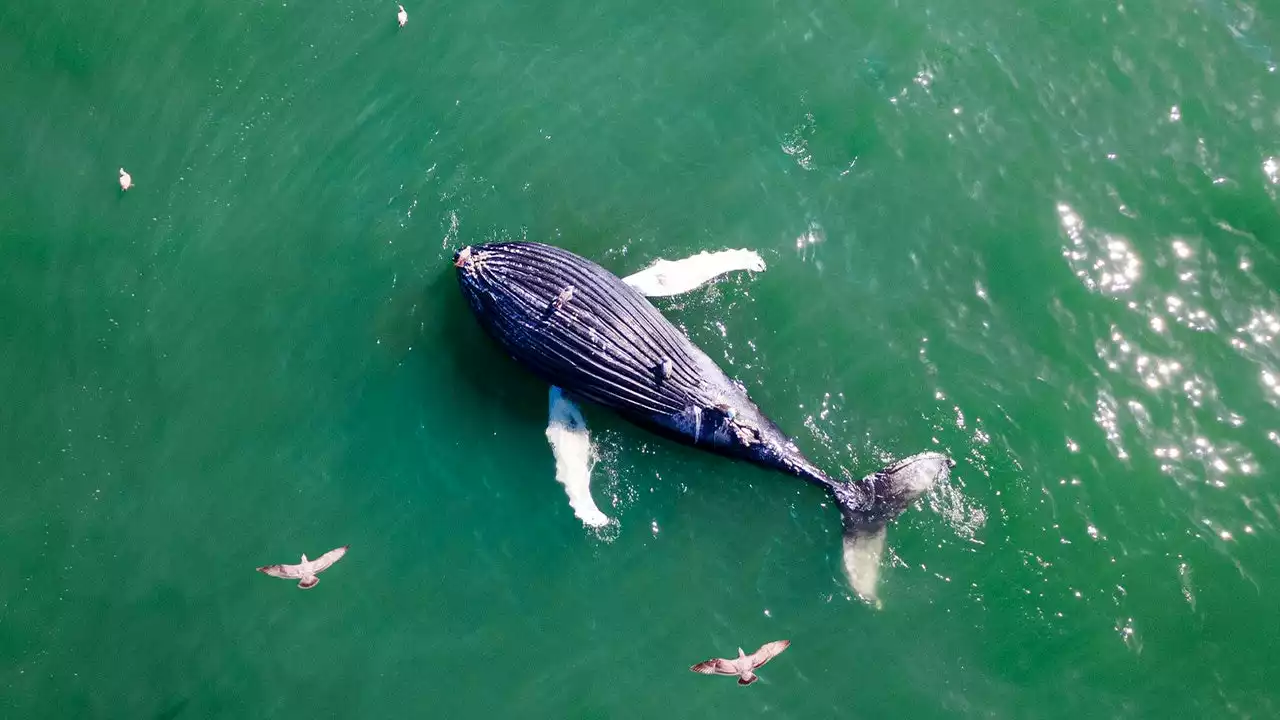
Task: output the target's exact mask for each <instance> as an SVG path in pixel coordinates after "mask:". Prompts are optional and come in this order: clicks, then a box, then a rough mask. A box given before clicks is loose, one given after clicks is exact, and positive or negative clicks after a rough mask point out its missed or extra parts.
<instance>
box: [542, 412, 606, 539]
mask: <svg viewBox="0 0 1280 720" xmlns="http://www.w3.org/2000/svg"><path fill="white" fill-rule="evenodd" d="M549 396H550V402H549V405H550V407H549V412H548V418H547V442H549V443H551V452H552V454H553V455H555V458H556V480H557V481H558V482H559V483H560V484H561V485H564V490H565V493H566V494H568V496H569V507H571V508H573V514H574V515H576V516H577V517H578V519H579V520H581V521H582V522H583V523H585V524H586V525H589V526H591V527H593V528H599V527H603V526H605V525H608V524H609V516H608V515H605V514H604V513H603V512H601V511H600V508H598V507H596V501H595V500H594V499H593V498H592V497H591V468H592V465H594V464H595V450H594V448H593V447H592V445H591V432H590V431H589V430H588V429H587V422H586V420H585V419H584V418H583V417H582V410H580V409H579V408H578V406H577V405H576V404H575V403H574V402H573V401H572V400H570V399H568V398H566V397H565V396H564V393H563V392H561V390H560V388H558V387H552V388H551V391H550V393H549Z"/></svg>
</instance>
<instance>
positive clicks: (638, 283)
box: [622, 250, 765, 297]
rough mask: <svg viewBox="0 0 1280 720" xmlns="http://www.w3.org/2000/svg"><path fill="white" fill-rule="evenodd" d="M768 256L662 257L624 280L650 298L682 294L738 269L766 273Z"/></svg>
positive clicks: (730, 253) (708, 254) (748, 253)
mask: <svg viewBox="0 0 1280 720" xmlns="http://www.w3.org/2000/svg"><path fill="white" fill-rule="evenodd" d="M764 269H765V264H764V258H762V257H760V254H759V253H757V252H755V251H754V250H721V251H720V252H714V253H711V252H702V253H698V254H697V255H694V256H692V257H687V258H685V259H683V260H658V261H657V262H655V263H653V264H652V265H650V266H649V267H647V268H645V269H644V270H641V271H640V272H638V273H636V274H634V275H628V276H627V277H625V278H623V279H622V282H624V283H626V284H628V285H630V286H631V287H633V288H635V289H636V290H639V291H640V292H641V294H643V295H647V296H649V297H661V296H665V295H679V294H680V293H685V292H689V291H690V290H693V289H694V288H696V287H699V286H701V285H704V284H706V283H707V282H710V281H711V280H714V279H716V278H717V277H720V276H721V275H724V274H725V273H728V272H733V271H735V270H749V271H751V272H763V271H764Z"/></svg>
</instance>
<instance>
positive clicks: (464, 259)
mask: <svg viewBox="0 0 1280 720" xmlns="http://www.w3.org/2000/svg"><path fill="white" fill-rule="evenodd" d="M470 264H471V246H470V245H468V246H467V247H464V248H462V249H460V250H457V251H455V252H454V253H453V266H454V267H456V268H466V267H468V266H469V265H470Z"/></svg>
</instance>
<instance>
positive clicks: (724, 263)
mask: <svg viewBox="0 0 1280 720" xmlns="http://www.w3.org/2000/svg"><path fill="white" fill-rule="evenodd" d="M764 269H765V263H764V258H762V257H760V255H759V254H758V253H756V252H755V251H753V250H722V251H720V252H714V253H709V252H703V253H698V254H697V255H694V256H692V257H687V258H685V259H683V260H674V261H673V260H661V259H659V260H657V261H656V262H654V263H653V264H652V265H650V266H649V267H647V268H645V269H644V270H641V271H640V272H638V273H635V274H634V275H628V276H627V277H625V278H622V281H623V282H624V283H626V284H628V285H630V286H631V287H633V288H635V289H636V290H638V291H640V293H641V294H642V295H646V296H648V297H660V296H666V295H678V294H680V293H683V292H688V291H690V290H693V289H694V288H697V287H700V286H702V285H704V284H706V283H708V282H710V281H711V280H714V279H715V278H717V277H719V276H721V275H724V274H725V273H729V272H733V271H735V270H749V271H752V272H762V271H763V270H764ZM548 405H549V408H548V410H549V412H548V416H549V417H548V420H547V442H548V443H550V444H551V453H552V454H553V455H554V456H555V459H556V480H557V481H559V482H560V484H561V485H564V491H565V494H567V495H568V496H569V507H570V508H572V509H573V514H574V515H575V516H577V518H578V519H579V520H581V521H582V522H583V524H584V525H587V526H589V527H593V528H599V527H603V526H605V525H608V524H609V516H608V515H605V514H604V513H603V512H601V511H600V508H599V507H597V506H596V501H595V499H594V498H592V497H591V466H592V465H593V464H594V463H595V458H596V450H595V446H594V445H592V443H591V431H590V430H588V429H587V423H586V420H584V419H583V417H582V409H581V408H579V407H578V405H577V403H575V402H573V401H572V400H570V399H569V398H568V397H566V396H565V394H564V391H563V390H561V389H560V388H558V387H554V386H553V387H552V388H551V391H550V397H549V403H548Z"/></svg>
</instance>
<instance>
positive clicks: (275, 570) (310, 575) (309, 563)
mask: <svg viewBox="0 0 1280 720" xmlns="http://www.w3.org/2000/svg"><path fill="white" fill-rule="evenodd" d="M349 547H351V546H350V545H343V546H342V547H340V548H338V549H336V550H330V551H329V552H327V553H325V554H323V555H321V556H320V557H318V558H316V559H315V560H308V559H307V556H306V555H303V556H302V562H301V563H299V564H298V565H264V566H262V567H260V568H258V572H261V573H266V574H268V575H270V576H271V577H278V578H284V579H286V580H297V581H298V587H300V588H302V589H303V590H307V589H309V588H313V587H315V586H316V583H318V582H320V578H318V577H316V576H317V575H319V574H320V573H321V572H323V571H324V570H326V569H328V567H329V566H330V565H332V564H334V563H336V562H338V560H340V559H341V558H342V556H343V555H346V554H347V548H349Z"/></svg>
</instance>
